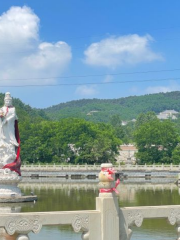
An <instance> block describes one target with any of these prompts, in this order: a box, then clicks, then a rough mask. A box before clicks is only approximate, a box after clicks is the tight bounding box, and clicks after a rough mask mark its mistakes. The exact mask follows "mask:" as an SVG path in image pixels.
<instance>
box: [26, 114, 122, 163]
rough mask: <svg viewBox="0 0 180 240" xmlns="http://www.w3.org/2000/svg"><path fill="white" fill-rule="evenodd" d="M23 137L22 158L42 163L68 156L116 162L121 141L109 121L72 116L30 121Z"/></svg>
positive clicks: (85, 160) (80, 160)
mask: <svg viewBox="0 0 180 240" xmlns="http://www.w3.org/2000/svg"><path fill="white" fill-rule="evenodd" d="M23 126H24V125H22V130H23V131H26V130H25V128H24V127H23ZM22 140H23V141H22V144H21V147H22V151H21V157H22V159H23V160H24V161H28V162H43V163H47V162H58V163H61V162H65V161H67V159H68V161H69V160H70V163H80V164H81V163H89V164H93V163H102V162H109V161H111V162H113V161H114V160H115V155H116V154H117V151H118V146H119V145H120V144H121V141H120V139H118V138H117V137H116V134H115V131H114V129H113V127H112V126H111V125H110V124H105V123H92V122H88V121H85V120H83V119H73V118H69V119H62V120H61V121H59V122H50V121H42V122H39V123H29V125H28V135H26V134H25V132H23V133H22ZM70 146H73V148H71V147H70ZM73 149H74V150H73Z"/></svg>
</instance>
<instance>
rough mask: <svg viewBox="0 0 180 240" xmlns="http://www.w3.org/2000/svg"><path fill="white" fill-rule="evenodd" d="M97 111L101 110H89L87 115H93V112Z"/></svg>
mask: <svg viewBox="0 0 180 240" xmlns="http://www.w3.org/2000/svg"><path fill="white" fill-rule="evenodd" d="M97 112H99V111H96V110H93V111H90V112H88V113H87V114H86V115H87V116H91V115H93V113H97Z"/></svg>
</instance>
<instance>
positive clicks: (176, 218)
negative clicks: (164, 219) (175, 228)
mask: <svg viewBox="0 0 180 240" xmlns="http://www.w3.org/2000/svg"><path fill="white" fill-rule="evenodd" d="M168 220H169V222H170V224H171V225H174V224H175V223H180V210H179V209H171V211H170V214H169V216H168Z"/></svg>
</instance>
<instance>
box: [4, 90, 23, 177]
mask: <svg viewBox="0 0 180 240" xmlns="http://www.w3.org/2000/svg"><path fill="white" fill-rule="evenodd" d="M19 142H20V141H19V132H18V127H17V115H16V110H15V107H13V106H12V98H11V95H10V93H9V92H7V93H6V94H5V98H4V106H3V107H2V108H0V169H2V168H9V169H10V170H12V171H15V172H17V173H18V174H19V175H20V169H19V168H20V156H19V152H20V146H19Z"/></svg>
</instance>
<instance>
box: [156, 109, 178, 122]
mask: <svg viewBox="0 0 180 240" xmlns="http://www.w3.org/2000/svg"><path fill="white" fill-rule="evenodd" d="M178 114H179V112H176V111H175V110H165V111H164V112H160V113H159V114H158V115H157V118H158V119H160V120H166V119H173V120H175V119H177V115H178Z"/></svg>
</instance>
